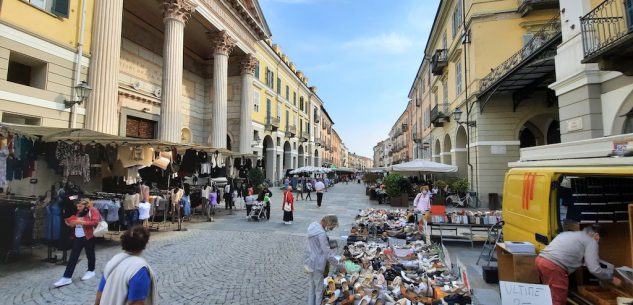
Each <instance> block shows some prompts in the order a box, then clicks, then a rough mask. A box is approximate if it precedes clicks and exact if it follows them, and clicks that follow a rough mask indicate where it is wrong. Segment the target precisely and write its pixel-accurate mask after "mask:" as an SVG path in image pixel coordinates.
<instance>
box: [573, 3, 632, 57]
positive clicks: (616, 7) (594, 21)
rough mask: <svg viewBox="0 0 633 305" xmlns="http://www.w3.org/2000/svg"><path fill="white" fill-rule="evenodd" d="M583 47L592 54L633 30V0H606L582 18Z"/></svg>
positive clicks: (587, 53) (587, 54) (588, 54)
mask: <svg viewBox="0 0 633 305" xmlns="http://www.w3.org/2000/svg"><path fill="white" fill-rule="evenodd" d="M580 30H581V32H582V47H583V51H584V55H585V57H588V56H591V55H593V54H595V53H597V52H599V51H601V50H603V49H605V48H606V47H608V46H609V45H611V44H613V43H615V42H617V41H618V40H619V39H621V38H622V37H624V36H626V35H627V34H629V33H631V32H632V31H633V1H630V0H605V1H604V2H602V3H600V4H599V5H598V6H597V7H596V8H594V9H593V10H592V11H591V12H589V13H588V14H587V15H585V16H583V17H581V18H580Z"/></svg>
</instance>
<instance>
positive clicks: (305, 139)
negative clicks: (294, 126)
mask: <svg viewBox="0 0 633 305" xmlns="http://www.w3.org/2000/svg"><path fill="white" fill-rule="evenodd" d="M309 138H310V134H309V133H307V132H305V131H302V132H301V134H300V135H299V139H300V140H301V142H308V139H309Z"/></svg>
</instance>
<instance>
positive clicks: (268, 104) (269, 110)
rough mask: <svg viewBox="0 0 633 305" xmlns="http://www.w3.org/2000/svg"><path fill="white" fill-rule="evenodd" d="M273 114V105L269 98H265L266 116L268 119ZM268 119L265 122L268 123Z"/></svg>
mask: <svg viewBox="0 0 633 305" xmlns="http://www.w3.org/2000/svg"><path fill="white" fill-rule="evenodd" d="M272 116H273V105H272V102H271V101H270V99H269V98H267V99H266V118H268V119H270V118H271V117H272ZM268 119H267V120H266V122H267V123H268Z"/></svg>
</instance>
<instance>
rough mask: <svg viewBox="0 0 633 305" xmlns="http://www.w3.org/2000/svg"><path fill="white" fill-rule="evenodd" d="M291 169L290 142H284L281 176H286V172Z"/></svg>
mask: <svg viewBox="0 0 633 305" xmlns="http://www.w3.org/2000/svg"><path fill="white" fill-rule="evenodd" d="M291 168H292V151H291V147H290V142H288V141H286V143H284V171H283V173H282V175H285V174H286V170H288V169H291Z"/></svg>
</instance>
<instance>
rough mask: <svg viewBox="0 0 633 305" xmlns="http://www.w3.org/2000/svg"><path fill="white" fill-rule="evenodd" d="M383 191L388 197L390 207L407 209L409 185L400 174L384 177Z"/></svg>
mask: <svg viewBox="0 0 633 305" xmlns="http://www.w3.org/2000/svg"><path fill="white" fill-rule="evenodd" d="M383 183H384V184H385V191H386V192H387V195H389V198H390V199H389V200H390V203H391V206H394V207H407V206H409V189H410V188H411V184H410V183H409V181H408V180H407V179H406V178H404V177H403V176H402V175H400V174H389V176H387V177H385V179H384V181H383Z"/></svg>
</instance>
